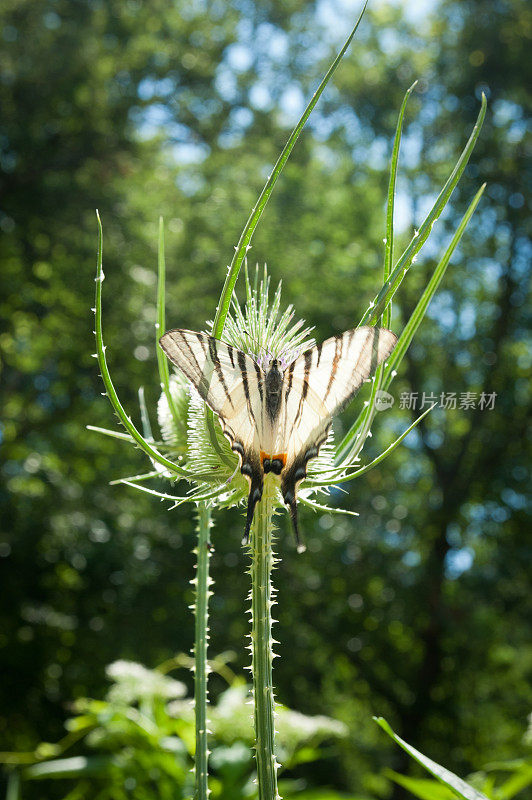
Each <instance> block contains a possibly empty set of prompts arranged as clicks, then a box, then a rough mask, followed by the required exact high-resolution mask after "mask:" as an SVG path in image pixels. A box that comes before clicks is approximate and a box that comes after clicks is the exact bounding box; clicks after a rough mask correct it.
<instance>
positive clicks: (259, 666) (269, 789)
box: [250, 492, 279, 800]
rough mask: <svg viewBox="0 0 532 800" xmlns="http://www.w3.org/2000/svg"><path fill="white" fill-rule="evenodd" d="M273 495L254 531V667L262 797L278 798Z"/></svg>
mask: <svg viewBox="0 0 532 800" xmlns="http://www.w3.org/2000/svg"><path fill="white" fill-rule="evenodd" d="M273 512H274V505H273V498H272V497H269V496H267V495H266V492H265V495H264V497H263V499H262V500H261V502H260V503H259V504H258V505H257V507H256V510H255V518H254V521H253V527H252V531H251V570H250V574H251V612H252V631H251V644H252V654H253V659H252V670H253V699H254V706H255V711H254V716H255V737H256V758H257V779H258V786H259V800H277V798H279V794H278V791H277V763H276V760H275V754H274V736H275V727H274V697H273V683H272V661H273V653H272V642H273V640H272V631H271V629H272V617H271V607H272V585H271V572H272V567H273V564H274V558H273V551H272V532H273Z"/></svg>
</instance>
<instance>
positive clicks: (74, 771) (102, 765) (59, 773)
mask: <svg viewBox="0 0 532 800" xmlns="http://www.w3.org/2000/svg"><path fill="white" fill-rule="evenodd" d="M113 766H114V759H113V758H110V757H107V756H93V757H90V758H87V757H85V756H73V757H72V758H57V759H55V760H54V761H45V762H43V763H42V764H34V765H33V766H31V767H26V769H25V770H24V771H23V773H22V777H23V778H24V780H39V779H41V778H78V777H84V776H87V775H104V774H107V773H108V772H109V769H111V768H112V767H113Z"/></svg>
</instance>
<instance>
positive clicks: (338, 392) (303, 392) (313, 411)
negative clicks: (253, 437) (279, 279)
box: [279, 327, 397, 469]
mask: <svg viewBox="0 0 532 800" xmlns="http://www.w3.org/2000/svg"><path fill="white" fill-rule="evenodd" d="M396 341H397V337H396V336H395V334H393V333H392V332H391V331H388V330H386V329H385V328H373V327H362V328H357V329H356V330H351V331H346V332H345V333H343V334H341V335H339V336H333V337H332V338H331V339H327V340H326V341H325V342H323V343H322V344H320V345H317V346H316V347H313V348H311V349H310V350H307V351H306V352H305V353H303V354H302V355H301V356H299V358H297V359H296V361H294V362H293V363H292V364H291V365H290V366H289V367H288V368H287V370H286V372H285V375H284V398H285V402H284V407H283V416H282V420H281V423H280V427H279V438H280V439H284V441H285V442H286V443H287V450H286V452H287V469H288V468H290V466H291V464H293V463H294V462H295V461H298V460H303V461H305V456H306V455H307V457H306V460H307V461H308V459H309V458H313V457H314V456H315V455H316V454H317V451H318V450H319V447H320V446H321V444H323V442H324V441H325V440H326V438H327V433H328V430H329V427H330V424H331V420H332V417H334V416H335V414H338V413H339V412H340V411H341V410H342V408H344V406H346V405H347V403H349V401H350V400H351V399H352V397H353V396H354V394H355V393H356V392H357V391H358V389H359V388H360V386H361V385H362V383H363V382H364V381H365V380H367V379H368V378H369V377H370V375H372V374H373V372H374V371H375V369H376V368H377V366H378V365H379V364H381V363H382V362H383V361H384V360H385V359H386V358H387V357H388V356H389V355H390V353H391V351H392V350H393V348H394V346H395V343H396ZM302 457H303V458H302ZM305 463H306V461H305Z"/></svg>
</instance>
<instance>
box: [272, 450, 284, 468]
mask: <svg viewBox="0 0 532 800" xmlns="http://www.w3.org/2000/svg"><path fill="white" fill-rule="evenodd" d="M286 455H287V454H286V453H277V455H275V456H272V461H275V460H278V461H280V462H281V464H282V465H283V467H286Z"/></svg>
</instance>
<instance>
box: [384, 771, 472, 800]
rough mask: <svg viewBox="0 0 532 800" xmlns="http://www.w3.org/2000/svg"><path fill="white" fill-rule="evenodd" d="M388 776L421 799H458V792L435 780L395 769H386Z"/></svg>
mask: <svg viewBox="0 0 532 800" xmlns="http://www.w3.org/2000/svg"><path fill="white" fill-rule="evenodd" d="M385 774H386V777H389V778H391V779H392V781H394V782H395V783H397V784H399V786H403V788H405V789H406V790H407V791H409V792H410V793H411V794H413V795H414V797H419V799H420V800H456V794H455V793H454V792H453V791H452V790H451V789H449V787H448V786H444V785H443V784H442V783H439V782H438V781H435V780H429V779H427V778H410V777H409V776H407V775H399V773H397V772H393V770H386V773H385Z"/></svg>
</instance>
